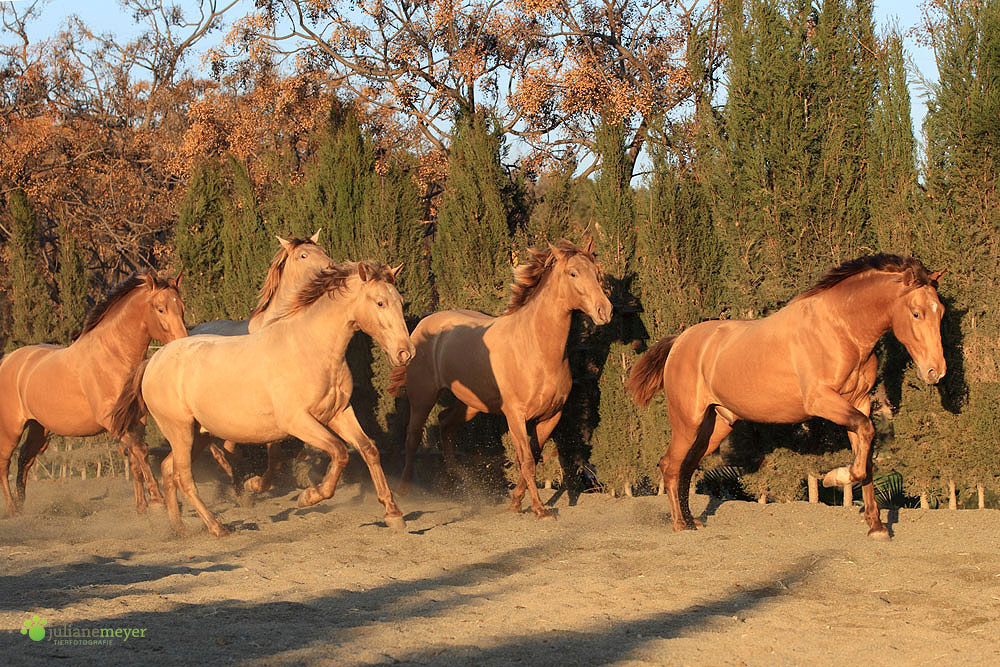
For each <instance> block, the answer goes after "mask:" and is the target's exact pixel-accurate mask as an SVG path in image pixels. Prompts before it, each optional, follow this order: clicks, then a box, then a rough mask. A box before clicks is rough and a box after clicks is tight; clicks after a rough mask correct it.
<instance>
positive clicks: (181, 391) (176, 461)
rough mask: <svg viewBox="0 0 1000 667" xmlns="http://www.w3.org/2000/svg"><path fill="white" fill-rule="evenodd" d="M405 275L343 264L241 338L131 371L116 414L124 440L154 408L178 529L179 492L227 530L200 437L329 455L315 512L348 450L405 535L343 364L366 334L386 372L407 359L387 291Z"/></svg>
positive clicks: (214, 339)
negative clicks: (200, 468)
mask: <svg viewBox="0 0 1000 667" xmlns="http://www.w3.org/2000/svg"><path fill="white" fill-rule="evenodd" d="M401 268H402V267H398V268H396V269H393V270H390V269H389V268H388V267H386V266H384V265H372V264H365V263H360V264H354V263H348V264H342V265H333V266H331V267H329V268H327V269H324V270H323V271H322V272H320V274H319V275H318V276H317V277H316V278H315V279H313V280H312V281H311V282H310V283H309V284H308V285H306V286H305V287H304V288H303V289H302V290H301V291H300V292H299V293H298V295H297V296H296V297H295V298H294V299H293V301H292V303H291V305H290V306H289V307H288V309H287V310H286V311H285V312H284V313H283V314H281V315H279V317H278V319H277V320H276V321H274V322H273V323H271V324H270V325H269V326H267V327H264V328H262V329H260V330H258V331H256V332H255V333H252V334H250V335H247V336H233V337H222V336H190V337H188V338H185V339H184V340H179V341H175V342H174V343H171V344H170V345H166V346H164V347H163V348H161V349H160V350H159V351H158V352H157V353H156V354H154V355H153V357H152V358H151V359H150V360H149V362H148V363H147V364H146V365H144V366H140V367H139V368H138V369H136V371H135V373H134V374H133V375H132V378H131V379H130V381H129V382H128V384H127V386H126V387H125V390H124V391H123V392H122V395H121V397H120V398H119V400H118V403H117V404H116V406H115V409H114V416H113V425H114V428H115V432H116V433H121V432H123V431H125V430H127V429H128V428H129V426H130V425H131V424H134V423H135V421H136V420H137V419H138V417H139V415H140V414H142V412H144V411H145V409H147V407H148V410H149V413H150V414H152V415H153V417H154V418H155V419H156V422H157V424H158V425H159V426H160V430H161V431H162V432H163V434H164V435H165V436H166V437H167V440H169V441H170V448H171V454H170V455H169V456H168V457H167V458H166V459H165V460H164V461H163V467H162V470H163V479H164V484H165V488H164V491H165V495H166V503H167V514H168V516H169V518H170V521H171V523H172V524H173V526H174V528H175V529H176V530H178V531H182V530H183V524H182V522H181V518H180V512H179V508H178V505H177V488H178V487H180V489H181V491H183V493H184V495H185V496H186V497H187V499H188V501H190V503H191V504H192V505H193V506H194V508H195V510H196V511H197V512H198V514H199V515H200V516H201V518H202V520H203V521H204V522H205V525H206V526H207V527H208V530H209V532H211V533H212V534H213V535H216V536H222V535H225V534H226V533H227V532H228V531H227V529H226V528H225V527H223V525H222V524H221V523H219V521H218V520H217V519H216V518H215V516H214V515H213V514H212V513H211V512H209V510H208V508H207V507H205V504H204V503H203V502H202V500H201V498H200V497H199V495H198V490H197V488H196V487H195V484H194V480H193V479H192V476H191V461H192V459H193V458H194V457H196V456H197V455H198V453H199V452H200V451H201V450H202V449H203V448H204V447H205V446H206V445H207V444H208V439H209V437H210V436H208V435H207V434H206V433H205V431H207V432H208V433H212V434H214V435H216V436H219V437H222V438H225V439H227V440H232V441H234V442H241V443H259V442H272V441H275V440H278V439H281V438H285V437H288V436H291V437H295V438H299V439H300V440H302V441H304V442H306V443H307V444H309V445H312V446H313V447H316V448H318V449H321V450H323V451H324V452H326V453H328V454H329V455H330V467H329V469H328V470H327V473H326V476H325V477H324V479H323V481H322V482H321V483H320V484H319V485H318V486H315V487H312V488H308V489H306V490H304V491H303V492H302V494H301V495H300V496H299V505H300V506H308V505H314V504H316V503H317V502H319V501H320V500H323V499H325V498H329V497H331V496H332V495H333V492H334V490H335V489H336V486H337V481H338V480H339V478H340V474H341V472H342V471H343V469H344V467H345V466H346V465H347V461H348V454H347V448H346V447H345V446H344V443H343V442H341V439H343V440H344V441H346V442H348V443H349V444H351V445H352V446H354V447H355V448H356V449H357V450H358V451H359V452H360V453H361V456H362V457H363V458H364V460H365V463H367V464H368V469H369V472H370V473H371V476H372V481H373V482H374V483H375V488H376V490H377V492H378V498H379V500H380V501H381V502H382V504H383V505H384V506H385V520H386V523H388V524H389V525H391V526H394V527H402V526H403V525H404V524H403V515H402V512H400V510H399V507H397V506H396V503H395V501H394V500H393V497H392V492H391V491H390V490H389V485H388V483H387V482H386V479H385V474H384V473H383V472H382V466H381V464H380V462H379V454H378V450H377V449H376V448H375V445H374V443H373V442H372V441H371V439H370V438H368V436H367V435H365V433H364V431H363V430H362V429H361V426H360V425H359V424H358V420H357V418H356V417H355V415H354V410H353V409H352V407H351V405H350V399H351V391H352V389H353V380H352V378H351V373H350V370H349V369H348V367H347V363H346V361H345V359H344V354H345V351H346V349H347V344H348V342H349V341H350V339H351V337H352V336H353V335H354V332H355V331H356V330H357V329H361V330H362V331H364V332H365V333H367V334H369V335H370V336H371V337H372V338H374V339H375V340H376V341H377V342H378V343H379V345H380V346H381V347H382V349H383V350H385V351H386V353H387V354H388V355H389V358H390V360H391V361H392V363H393V364H396V365H404V364H407V363H409V361H410V359H411V358H412V357H413V345H412V344H411V343H410V339H409V337H408V336H407V331H406V323H405V322H404V320H403V307H402V299H401V298H400V296H399V293H398V292H397V291H396V288H395V287H394V286H393V283H394V282H395V278H396V275H397V274H398V272H399V270H400V269H401Z"/></svg>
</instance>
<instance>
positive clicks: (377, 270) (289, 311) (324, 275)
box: [275, 262, 396, 321]
mask: <svg viewBox="0 0 1000 667" xmlns="http://www.w3.org/2000/svg"><path fill="white" fill-rule="evenodd" d="M362 264H364V267H365V274H366V275H367V277H368V280H381V281H383V282H387V283H389V284H390V285H392V284H394V283H395V281H396V278H395V276H394V275H393V273H392V269H390V268H389V267H388V266H386V265H385V264H381V263H376V262H344V263H343V264H333V265H332V266H330V267H328V268H325V269H323V270H322V271H320V272H319V273H318V274H317V275H316V277H315V278H313V279H312V280H310V281H309V282H308V283H306V284H305V286H303V287H302V289H300V290H299V291H298V293H297V294H296V295H295V296H294V297H293V298H292V302H291V304H290V305H289V306H288V308H286V309H285V310H284V311H283V312H282V313H280V314H279V315H278V316H277V317H276V318H275V321H277V320H282V319H285V318H286V317H291V316H292V315H295V314H296V313H299V312H301V311H302V310H304V309H305V308H308V307H309V306H311V305H312V304H314V303H316V301H318V300H319V298H320V297H321V296H323V295H324V294H330V295H331V296H332V295H335V294H339V293H341V292H343V291H344V290H345V289H346V288H347V281H348V279H349V278H350V277H351V276H354V275H357V274H358V267H359V266H360V265H362Z"/></svg>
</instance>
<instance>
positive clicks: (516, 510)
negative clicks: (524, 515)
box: [507, 503, 521, 514]
mask: <svg viewBox="0 0 1000 667" xmlns="http://www.w3.org/2000/svg"><path fill="white" fill-rule="evenodd" d="M507 511H508V512H511V513H512V514H520V513H521V503H511V505H510V506H509V507H507Z"/></svg>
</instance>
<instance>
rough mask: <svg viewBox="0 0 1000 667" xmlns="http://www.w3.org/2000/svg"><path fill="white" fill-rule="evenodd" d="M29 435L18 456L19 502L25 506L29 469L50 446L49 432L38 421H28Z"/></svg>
mask: <svg viewBox="0 0 1000 667" xmlns="http://www.w3.org/2000/svg"><path fill="white" fill-rule="evenodd" d="M26 430H27V432H28V433H27V437H26V438H25V440H24V444H22V445H21V451H20V452H19V453H18V456H17V504H18V505H19V506H21V507H23V506H24V496H25V487H26V486H27V484H28V471H29V470H31V466H32V465H34V463H35V459H36V458H38V455H39V454H41V453H42V452H44V451H45V449H46V448H47V447H48V446H49V434H48V432H47V431H46V430H45V428H44V427H43V426H42V425H41V424H39V423H38V422H36V421H31V422H28V427H27V429H26Z"/></svg>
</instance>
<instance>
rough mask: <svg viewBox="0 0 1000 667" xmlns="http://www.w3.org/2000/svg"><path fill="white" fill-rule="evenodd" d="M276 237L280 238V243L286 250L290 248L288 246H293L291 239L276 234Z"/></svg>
mask: <svg viewBox="0 0 1000 667" xmlns="http://www.w3.org/2000/svg"><path fill="white" fill-rule="evenodd" d="M274 238H276V239H278V243H280V244H281V247H282V248H284V249H285V250H288V248H289V247H291V245H292V242H291V241H289V240H288V239H283V238H281V237H280V236H275V237H274Z"/></svg>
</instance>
